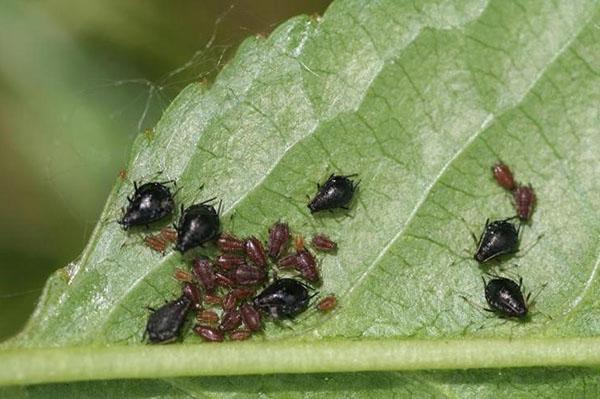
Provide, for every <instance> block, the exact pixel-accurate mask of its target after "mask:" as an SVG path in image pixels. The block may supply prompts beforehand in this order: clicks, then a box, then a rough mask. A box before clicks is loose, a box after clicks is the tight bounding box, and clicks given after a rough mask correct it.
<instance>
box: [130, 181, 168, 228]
mask: <svg viewBox="0 0 600 399" xmlns="http://www.w3.org/2000/svg"><path fill="white" fill-rule="evenodd" d="M133 187H134V188H135V191H134V193H133V195H132V196H131V197H127V201H128V202H129V204H128V205H127V209H126V210H125V212H124V214H123V217H122V218H121V220H119V224H120V225H121V226H123V228H124V229H125V230H127V229H128V228H130V227H131V226H140V225H141V226H143V225H148V224H150V223H152V222H156V221H157V220H160V219H162V218H164V217H166V216H169V215H170V214H171V213H172V212H173V209H175V201H173V195H172V194H171V190H169V187H167V186H165V184H164V183H157V182H150V183H145V184H142V185H141V186H139V187H138V185H137V183H133Z"/></svg>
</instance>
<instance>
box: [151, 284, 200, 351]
mask: <svg viewBox="0 0 600 399" xmlns="http://www.w3.org/2000/svg"><path fill="white" fill-rule="evenodd" d="M191 305H192V300H191V299H189V298H188V297H187V296H185V295H182V296H181V297H179V298H177V299H175V300H174V301H171V302H168V303H166V304H165V305H163V306H161V307H160V308H158V309H156V310H154V311H153V312H152V313H151V314H150V317H148V324H146V332H145V333H146V334H148V341H149V342H150V343H152V344H166V343H168V342H172V341H175V340H176V339H177V338H179V333H180V332H181V327H182V326H183V324H184V322H185V319H186V317H187V315H188V312H189V310H190V308H191Z"/></svg>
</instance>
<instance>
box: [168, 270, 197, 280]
mask: <svg viewBox="0 0 600 399" xmlns="http://www.w3.org/2000/svg"><path fill="white" fill-rule="evenodd" d="M173 278H174V279H175V280H177V281H181V282H184V283H191V282H192V281H193V280H194V277H193V276H192V274H191V273H189V272H186V271H185V270H183V269H179V268H177V269H175V272H174V273H173Z"/></svg>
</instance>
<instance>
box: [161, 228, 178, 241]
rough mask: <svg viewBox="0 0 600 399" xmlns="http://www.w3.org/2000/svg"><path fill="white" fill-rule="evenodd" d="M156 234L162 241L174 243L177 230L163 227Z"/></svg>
mask: <svg viewBox="0 0 600 399" xmlns="http://www.w3.org/2000/svg"><path fill="white" fill-rule="evenodd" d="M158 234H159V235H160V237H161V238H162V239H163V240H165V241H167V242H169V243H174V242H175V241H177V230H175V229H172V228H170V227H165V228H164V229H162V230H161V231H160V232H159V233H158Z"/></svg>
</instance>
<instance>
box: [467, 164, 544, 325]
mask: <svg viewBox="0 0 600 399" xmlns="http://www.w3.org/2000/svg"><path fill="white" fill-rule="evenodd" d="M492 174H493V176H494V179H495V180H496V182H497V183H498V184H499V185H500V186H501V187H502V188H504V189H506V190H508V191H510V192H511V193H512V196H513V201H514V206H515V210H516V213H517V214H516V216H513V217H510V218H507V219H502V220H496V221H493V222H491V223H490V221H489V220H487V221H486V223H485V227H484V229H483V232H482V233H481V236H480V238H479V241H478V243H477V249H476V251H475V254H474V256H473V257H474V258H475V260H476V261H477V262H479V263H485V262H488V261H490V260H492V259H496V258H498V257H500V256H502V255H506V254H513V253H516V252H517V251H518V249H519V233H520V231H521V224H522V223H526V222H528V221H530V220H531V214H532V213H533V207H534V205H535V193H534V191H533V188H532V187H531V185H528V186H522V185H520V184H518V183H517V182H516V181H515V180H514V177H513V174H512V171H511V170H510V168H509V167H508V166H507V165H506V164H504V163H502V162H499V163H497V164H495V165H494V166H492ZM517 218H518V219H519V220H520V223H519V226H518V227H517V226H515V224H514V223H511V220H514V219H517ZM482 279H483V285H484V293H485V300H486V302H487V304H488V306H489V307H490V308H489V309H485V310H487V311H490V312H494V313H496V314H497V315H499V316H500V317H506V318H515V319H519V320H523V319H525V318H526V317H527V315H528V311H529V305H530V303H529V299H530V295H531V294H528V295H527V296H524V295H523V291H522V289H523V283H522V280H521V279H519V282H518V283H517V282H515V281H513V280H511V279H508V278H506V277H500V276H493V278H492V279H490V280H489V281H486V280H485V278H482ZM465 299H466V298H465Z"/></svg>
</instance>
